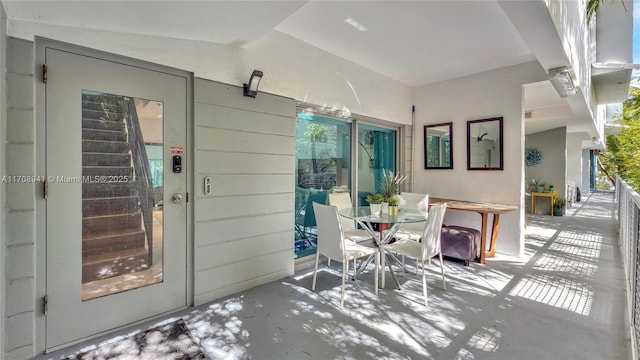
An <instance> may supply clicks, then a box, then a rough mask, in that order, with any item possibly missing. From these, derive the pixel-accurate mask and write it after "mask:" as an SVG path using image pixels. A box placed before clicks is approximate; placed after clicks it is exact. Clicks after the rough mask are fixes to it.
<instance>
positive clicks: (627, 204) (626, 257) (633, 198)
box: [615, 177, 640, 359]
mask: <svg viewBox="0 0 640 360" xmlns="http://www.w3.org/2000/svg"><path fill="white" fill-rule="evenodd" d="M615 199H616V204H617V212H616V215H617V220H618V231H619V235H620V236H619V242H620V243H619V245H620V251H621V255H622V259H623V261H624V270H625V276H626V285H627V308H628V321H629V325H630V332H631V334H630V335H631V341H632V345H633V346H632V351H633V357H634V359H638V354H640V351H639V349H638V345H640V293H638V290H640V289H639V287H638V284H639V283H640V278H639V277H640V271H638V269H639V268H640V256H638V240H639V239H640V227H639V226H640V221H639V220H640V219H639V215H640V195H638V193H637V192H636V191H635V190H633V189H632V188H631V187H630V186H629V184H627V183H626V182H625V181H624V180H622V179H621V178H620V177H616V196H615Z"/></svg>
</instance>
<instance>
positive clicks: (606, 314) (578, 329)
mask: <svg viewBox="0 0 640 360" xmlns="http://www.w3.org/2000/svg"><path fill="white" fill-rule="evenodd" d="M612 209H613V195H612V194H611V193H594V194H590V195H586V196H584V197H583V202H581V203H578V204H576V205H574V207H573V208H572V209H569V211H568V214H567V216H564V217H551V216H545V215H537V216H531V215H527V223H528V226H527V240H526V254H525V257H524V258H523V259H519V260H517V259H516V260H514V259H508V258H504V257H502V258H501V257H498V258H494V259H488V261H487V264H486V265H484V266H483V265H480V264H478V263H473V264H471V266H469V267H464V266H463V264H462V263H460V262H455V261H446V272H447V280H448V284H447V290H446V291H445V290H443V289H442V283H441V281H438V270H439V266H438V262H437V261H434V262H433V264H432V265H431V267H429V271H430V274H429V306H428V307H425V306H424V305H423V304H422V301H421V296H422V295H421V294H422V292H421V284H420V281H419V280H418V278H416V277H415V275H410V274H407V275H405V276H404V277H402V278H400V279H401V281H402V282H403V283H405V285H404V286H403V289H402V290H401V291H398V290H393V289H391V288H390V286H391V285H390V284H392V282H391V281H387V287H388V288H387V289H385V290H381V292H380V295H379V296H375V295H374V293H373V289H372V283H373V281H372V280H373V279H372V278H371V276H372V275H370V274H369V275H365V276H363V277H362V278H361V279H360V280H358V281H357V282H355V283H354V282H350V283H349V285H348V286H347V290H348V292H347V297H346V301H345V309H344V310H339V309H338V308H336V307H335V306H334V304H339V301H340V300H339V296H340V280H339V277H338V276H339V269H340V265H339V264H332V265H333V266H332V268H331V269H326V268H325V269H323V271H321V272H320V273H319V277H318V288H317V291H316V292H312V291H310V290H309V289H310V287H311V274H312V271H311V270H306V271H302V272H299V273H297V274H296V275H295V276H293V277H291V278H287V279H283V280H281V281H276V282H273V283H270V284H267V285H263V286H259V287H256V288H253V289H250V290H248V291H245V292H242V293H239V294H236V295H233V296H230V297H228V298H225V299H222V300H220V301H216V302H214V303H210V304H207V305H203V306H199V307H196V308H191V309H187V310H184V311H182V312H180V313H177V314H174V315H173V316H171V317H170V319H177V318H179V317H182V318H183V319H185V321H186V322H187V324H188V325H189V328H190V329H191V331H192V334H193V335H194V336H195V337H197V338H198V339H199V341H200V344H201V346H202V348H203V349H204V350H205V351H206V352H207V354H208V356H209V357H210V358H212V359H248V358H251V359H261V360H263V359H274V360H275V359H278V360H280V359H441V360H450V359H509V360H513V359H518V360H528V359H531V360H540V359H545V360H553V359H562V360H566V359H581V360H582V359H607V360H609V359H625V360H626V359H630V358H631V356H630V341H629V336H628V332H627V325H626V323H625V312H626V305H625V298H626V296H625V288H624V275H623V271H622V265H621V263H620V255H619V250H618V247H617V245H616V242H617V238H616V232H615V223H614V220H613V218H612ZM370 273H372V272H370ZM367 276H368V277H367ZM388 280H389V279H388ZM149 325H150V324H149ZM96 342H97V341H94V343H96ZM73 350H75V349H67V350H66V351H64V352H66V353H67V354H69V353H70V351H73ZM61 355H62V352H58V353H54V354H49V355H48V356H45V357H42V358H55V359H59V358H60V357H61Z"/></svg>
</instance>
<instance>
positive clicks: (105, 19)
mask: <svg viewBox="0 0 640 360" xmlns="http://www.w3.org/2000/svg"><path fill="white" fill-rule="evenodd" d="M2 3H3V4H4V6H5V10H6V12H7V16H8V18H9V20H10V21H11V20H19V21H29V22H39V23H47V24H53V25H61V26H69V27H78V28H91V29H97V30H106V31H114V32H122V33H129V34H142V35H154V36H163V37H170V38H178V39H190V40H199V41H208V42H213V43H220V44H230V45H236V46H246V45H248V44H250V43H251V42H252V41H255V40H257V39H260V38H261V37H262V36H265V35H267V34H268V33H269V32H272V31H278V32H282V33H284V34H287V35H289V36H291V37H294V38H297V39H299V40H301V41H303V42H306V43H308V44H311V45H313V46H315V47H318V48H320V49H323V50H325V51H327V52H329V53H332V54H335V55H337V56H340V57H343V58H345V59H347V60H350V61H352V62H354V63H357V64H359V65H361V66H363V67H365V68H368V69H370V70H373V71H375V72H378V73H381V74H384V75H387V76H389V77H391V78H393V79H396V80H398V81H400V82H402V83H404V84H407V85H409V86H422V85H425V84H429V83H435V82H440V81H445V80H449V79H453V78H457V77H462V76H465V75H470V74H474V73H479V72H483V71H487V70H492V69H498V68H502V67H505V66H510V65H515V64H520V63H523V62H527V61H531V60H534V59H536V56H535V54H534V52H533V51H532V50H531V49H530V47H529V46H528V45H527V43H526V42H525V41H524V40H523V39H522V37H521V36H520V33H519V32H518V30H517V29H516V28H515V27H514V25H513V24H512V23H511V21H510V19H509V16H507V15H506V13H505V11H504V10H503V8H502V7H501V5H500V4H499V3H498V2H497V1H495V0H473V1H323V0H318V1H88V0H85V1H5V0H3V1H2ZM530 16H531V17H532V18H534V17H535V16H536V15H535V14H530ZM532 21H533V20H532ZM348 22H350V23H351V24H349V23H348ZM534 23H535V21H534ZM531 30H535V29H531ZM527 101H528V102H531V104H534V105H529V103H528V104H527V109H528V108H530V107H531V106H535V107H538V108H543V107H546V108H552V107H553V106H555V105H553V104H556V103H562V102H563V101H564V100H563V99H561V98H560V97H558V96H557V94H556V93H555V90H553V88H552V87H550V85H549V87H544V86H541V87H540V88H538V89H536V91H534V92H531V93H529V96H528V97H527ZM543 101H550V103H549V104H541V102H543ZM550 104H551V105H550ZM565 115H566V114H564V113H563V114H562V117H563V118H564V117H565ZM547 117H548V116H547ZM559 121H560V120H559ZM547 123H550V124H553V127H559V126H562V125H563V124H562V123H560V122H553V121H548V122H547Z"/></svg>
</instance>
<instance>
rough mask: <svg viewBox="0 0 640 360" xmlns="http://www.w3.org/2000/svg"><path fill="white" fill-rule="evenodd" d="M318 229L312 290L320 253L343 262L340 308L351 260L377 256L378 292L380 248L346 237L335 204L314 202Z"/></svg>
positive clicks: (375, 278) (376, 279) (376, 286)
mask: <svg viewBox="0 0 640 360" xmlns="http://www.w3.org/2000/svg"><path fill="white" fill-rule="evenodd" d="M313 208H314V212H315V214H316V223H317V229H318V247H317V251H316V265H315V268H314V270H313V282H312V284H311V290H315V289H316V275H317V273H318V263H319V261H320V255H321V254H322V255H324V256H326V257H327V258H328V259H333V260H336V261H339V262H341V263H342V293H341V296H340V308H343V307H344V287H345V281H346V280H347V272H348V269H349V265H348V264H349V261H350V260H354V259H359V258H364V257H367V258H368V257H369V256H372V255H373V256H375V270H374V272H375V273H374V288H375V293H376V295H377V294H378V268H379V267H380V266H379V265H380V256H379V251H378V248H376V247H367V246H362V245H359V244H358V243H356V242H355V241H352V240H349V239H347V238H345V236H344V233H343V232H342V226H341V224H340V220H339V215H338V210H337V208H336V207H335V206H331V205H322V204H318V203H315V202H314V203H313Z"/></svg>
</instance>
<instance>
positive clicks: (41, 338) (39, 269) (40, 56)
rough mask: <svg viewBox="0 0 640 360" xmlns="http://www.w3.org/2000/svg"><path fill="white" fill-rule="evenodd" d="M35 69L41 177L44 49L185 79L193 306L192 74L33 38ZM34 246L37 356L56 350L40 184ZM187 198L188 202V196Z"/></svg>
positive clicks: (37, 157)
mask: <svg viewBox="0 0 640 360" xmlns="http://www.w3.org/2000/svg"><path fill="white" fill-rule="evenodd" d="M34 47H35V69H34V74H35V76H34V82H35V91H36V94H35V103H34V110H35V122H36V123H35V129H36V134H35V175H37V176H44V175H46V145H47V144H46V126H47V124H46V122H45V119H46V107H45V105H46V91H45V89H46V86H45V84H44V83H43V81H42V73H43V67H42V66H43V64H44V62H45V61H44V60H45V50H46V49H47V48H54V49H57V50H61V51H69V52H73V53H76V54H79V55H84V56H88V57H94V58H97V59H102V60H107V61H112V62H116V63H120V64H123V65H128V66H133V67H139V68H143V69H148V70H153V71H157V72H162V73H166V74H171V75H176V76H181V77H184V78H186V80H187V89H186V91H187V96H186V97H187V104H186V105H187V110H186V111H187V113H186V114H185V115H186V124H185V131H186V146H185V152H186V153H187V154H188V155H189V156H187V159H186V160H187V161H186V163H185V164H184V165H185V167H186V174H185V175H186V192H187V194H191V199H189V201H188V202H187V204H186V206H187V228H186V241H187V247H186V248H187V250H186V251H187V254H186V260H187V269H186V279H185V286H186V295H187V296H186V297H187V298H186V307H189V306H193V301H194V300H193V299H194V270H193V244H194V240H193V233H194V232H193V226H194V224H193V208H194V206H193V204H194V199H193V198H194V196H193V194H194V192H193V188H194V184H193V179H194V176H193V175H194V168H193V165H194V162H193V158H194V156H193V155H194V149H193V121H194V120H193V115H194V114H193V101H194V100H193V99H194V97H193V83H194V81H193V73H192V72H188V71H184V70H179V69H175V68H171V67H168V66H164V65H159V64H154V63H150V62H147V61H143V60H139V59H135V58H130V57H125V56H121V55H117V54H112V53H108V52H104V51H100V50H95V49H91V48H87V47H83V46H79V45H74V44H70V43H65V42H61V41H57V40H51V39H47V38H42V37H37V36H36V38H35V43H34ZM35 186H36V190H35V193H36V195H35V209H34V210H35V218H36V219H35V224H34V225H35V244H36V254H35V255H36V257H35V299H34V304H35V306H34V310H35V311H34V318H35V327H34V333H35V343H34V347H35V350H36V352H39V353H43V352H50V351H54V350H57V349H58V348H59V347H57V348H49V349H47V348H46V325H47V324H46V321H47V317H46V316H45V315H44V312H43V309H44V304H43V298H44V296H45V295H46V291H47V253H46V249H47V238H46V236H47V224H46V221H47V220H46V219H47V212H46V209H47V208H46V205H47V204H46V201H45V199H44V198H43V188H42V183H37V184H35ZM187 198H189V197H188V196H187ZM161 315H163V314H157V316H161ZM149 320H150V319H149V318H147V319H144V320H140V321H135V322H132V323H130V324H127V325H124V326H122V327H118V328H115V329H111V330H109V331H108V332H111V331H114V330H117V329H120V328H126V327H130V326H132V325H135V324H138V323H143V322H148V321H149ZM101 335H104V333H99V334H95V335H93V336H91V338H93V337H98V336H101ZM86 340H87V338H84V339H81V340H78V341H77V343H79V342H82V341H86ZM69 345H71V344H66V345H64V346H63V347H66V346H69Z"/></svg>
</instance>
